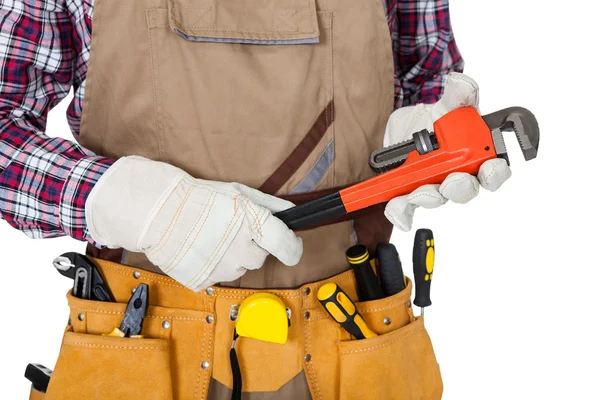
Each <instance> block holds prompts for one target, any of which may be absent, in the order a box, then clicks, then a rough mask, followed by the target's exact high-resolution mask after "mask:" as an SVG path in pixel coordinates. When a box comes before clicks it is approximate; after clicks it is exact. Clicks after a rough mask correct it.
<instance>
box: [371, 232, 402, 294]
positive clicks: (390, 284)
mask: <svg viewBox="0 0 600 400" xmlns="http://www.w3.org/2000/svg"><path fill="white" fill-rule="evenodd" d="M377 275H378V276H379V281H380V282H381V288H382V289H383V294H384V295H385V296H386V297H387V296H393V295H395V294H396V293H400V292H401V291H403V290H404V288H405V287H406V282H405V281H404V272H403V271H402V262H400V256H399V255H398V251H397V250H396V246H394V245H393V244H391V243H380V244H378V245H377Z"/></svg>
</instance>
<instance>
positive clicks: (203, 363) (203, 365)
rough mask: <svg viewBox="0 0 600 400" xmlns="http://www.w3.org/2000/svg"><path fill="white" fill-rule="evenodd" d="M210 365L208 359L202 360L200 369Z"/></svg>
mask: <svg viewBox="0 0 600 400" xmlns="http://www.w3.org/2000/svg"><path fill="white" fill-rule="evenodd" d="M208 367H210V363H209V362H208V361H202V369H208Z"/></svg>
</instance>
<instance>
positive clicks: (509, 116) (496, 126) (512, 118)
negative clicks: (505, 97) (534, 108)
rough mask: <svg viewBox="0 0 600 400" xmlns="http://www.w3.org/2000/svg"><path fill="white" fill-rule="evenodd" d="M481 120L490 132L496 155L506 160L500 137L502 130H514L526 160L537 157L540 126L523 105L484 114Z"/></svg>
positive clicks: (503, 145)
mask: <svg viewBox="0 0 600 400" xmlns="http://www.w3.org/2000/svg"><path fill="white" fill-rule="evenodd" d="M483 120H484V121H485V123H486V124H487V126H488V127H489V128H490V131H491V132H492V138H493V140H494V146H495V147H496V154H497V155H498V157H501V158H504V159H506V160H507V161H508V155H507V153H506V146H505V144H504V138H503V137H502V132H504V131H509V132H514V133H515V134H516V135H517V140H518V141H519V146H521V151H522V152H523V156H524V157H525V160H526V161H529V160H533V159H534V158H536V157H537V152H538V147H539V145H540V128H539V126H538V122H537V119H536V118H535V116H534V115H533V113H531V111H529V110H527V109H526V108H523V107H510V108H505V109H504V110H500V111H496V112H494V113H491V114H488V115H484V116H483Z"/></svg>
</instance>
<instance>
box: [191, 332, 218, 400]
mask: <svg viewBox="0 0 600 400" xmlns="http://www.w3.org/2000/svg"><path fill="white" fill-rule="evenodd" d="M202 326H203V329H202V334H203V336H204V337H206V328H207V326H208V325H206V324H204V325H202ZM212 336H213V333H212V332H210V334H209V335H208V353H209V354H211V357H212V356H214V355H212ZM204 342H205V341H204V340H203V341H202V357H204ZM200 374H202V365H200V366H199V367H198V381H197V382H196V393H195V394H194V398H195V397H196V394H197V393H198V383H199V381H200ZM210 375H212V374H210ZM208 376H209V374H207V373H205V374H204V382H203V384H202V394H201V396H202V398H204V393H205V392H206V387H207V386H208V382H207V380H208Z"/></svg>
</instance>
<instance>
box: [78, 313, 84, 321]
mask: <svg viewBox="0 0 600 400" xmlns="http://www.w3.org/2000/svg"><path fill="white" fill-rule="evenodd" d="M77 319H78V320H80V321H83V320H84V319H85V314H84V313H79V315H78V316H77Z"/></svg>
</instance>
